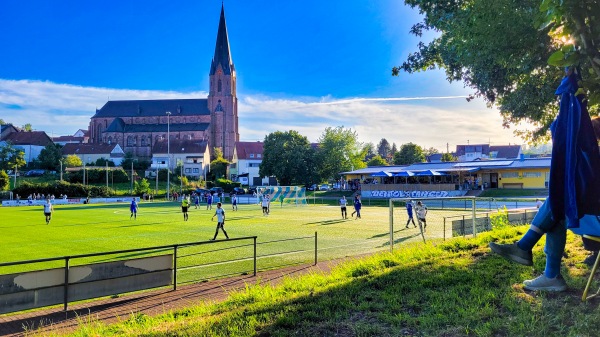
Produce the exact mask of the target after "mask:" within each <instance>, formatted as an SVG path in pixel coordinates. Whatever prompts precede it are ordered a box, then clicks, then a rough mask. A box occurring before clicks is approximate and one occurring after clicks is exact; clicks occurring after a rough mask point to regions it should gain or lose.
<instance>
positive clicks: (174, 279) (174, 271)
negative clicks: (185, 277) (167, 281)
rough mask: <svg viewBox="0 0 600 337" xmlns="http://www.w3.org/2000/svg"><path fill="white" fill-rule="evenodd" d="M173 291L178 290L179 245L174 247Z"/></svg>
mask: <svg viewBox="0 0 600 337" xmlns="http://www.w3.org/2000/svg"><path fill="white" fill-rule="evenodd" d="M173 290H177V245H175V246H173Z"/></svg>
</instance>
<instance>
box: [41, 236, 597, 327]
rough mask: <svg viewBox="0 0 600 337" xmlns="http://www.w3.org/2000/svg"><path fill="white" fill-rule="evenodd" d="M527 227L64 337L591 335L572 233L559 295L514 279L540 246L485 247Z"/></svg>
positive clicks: (525, 274) (382, 257) (407, 248)
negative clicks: (504, 250)
mask: <svg viewBox="0 0 600 337" xmlns="http://www.w3.org/2000/svg"><path fill="white" fill-rule="evenodd" d="M525 230H526V228H525V227H517V228H513V227H505V228H502V229H498V230H495V231H493V232H489V233H486V234H482V235H479V236H478V237H477V238H472V239H454V240H451V241H447V242H441V241H438V242H434V243H428V244H420V243H413V244H408V245H404V246H402V248H401V249H398V250H396V251H394V252H393V253H379V254H376V255H373V256H370V257H367V258H363V259H355V260H350V261H348V262H345V263H343V264H341V265H339V266H337V267H335V268H334V269H332V271H331V272H330V273H313V274H309V275H305V276H302V277H295V278H287V279H286V280H285V281H284V282H283V283H282V284H280V285H279V286H271V285H266V284H260V283H259V282H257V284H254V285H249V286H248V287H247V289H246V290H244V291H241V292H236V293H233V294H231V295H230V296H229V298H228V299H227V300H226V301H224V302H221V303H212V304H210V303H208V304H201V305H198V306H195V307H190V308H188V309H185V310H180V311H172V312H165V313H164V314H163V315H161V316H158V317H149V316H146V315H144V314H142V313H137V314H132V316H131V317H130V318H129V319H127V320H125V321H123V322H121V323H119V324H116V325H110V326H105V325H103V324H101V323H100V322H82V326H81V327H80V329H79V330H78V331H76V332H74V333H72V334H70V336H125V335H126V336H255V335H259V336H540V337H541V336H543V337H549V336H597V335H598V328H597V326H598V324H600V309H599V308H598V305H597V303H594V302H592V303H582V302H581V301H580V299H579V297H580V295H581V292H582V289H583V287H584V283H585V278H586V276H587V274H588V272H589V271H588V269H587V267H586V266H585V265H583V264H581V263H579V261H581V260H582V259H583V258H584V256H585V254H586V253H585V252H584V251H583V249H582V247H581V241H580V240H579V238H578V237H575V236H574V235H569V237H568V243H567V249H566V255H567V257H566V258H565V259H564V264H563V269H562V274H563V276H564V277H565V279H566V281H567V283H568V285H569V290H568V291H567V292H565V293H559V294H552V293H536V292H526V291H524V290H523V287H522V285H521V282H522V280H524V279H527V278H531V277H535V276H537V275H538V274H539V273H541V271H542V270H543V267H544V258H543V253H542V244H538V246H536V248H535V249H534V261H535V265H534V267H533V268H531V267H525V266H521V265H517V264H511V263H509V262H508V261H506V260H504V259H502V258H501V257H499V256H496V255H493V254H491V253H490V252H489V249H488V248H487V244H488V243H489V242H490V241H500V242H511V241H514V240H515V239H516V238H518V237H519V236H520V235H521V234H522V233H523V232H524V231H525ZM39 335H52V334H44V333H39Z"/></svg>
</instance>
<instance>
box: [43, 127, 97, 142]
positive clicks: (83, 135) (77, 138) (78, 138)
mask: <svg viewBox="0 0 600 337" xmlns="http://www.w3.org/2000/svg"><path fill="white" fill-rule="evenodd" d="M87 134H88V132H87V130H83V129H79V130H77V132H75V134H73V135H72V136H58V137H52V141H54V144H58V145H61V146H64V145H65V144H81V143H87V142H88V140H89V137H88V135H87Z"/></svg>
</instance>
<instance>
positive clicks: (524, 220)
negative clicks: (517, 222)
mask: <svg viewBox="0 0 600 337" xmlns="http://www.w3.org/2000/svg"><path fill="white" fill-rule="evenodd" d="M526 223H527V209H525V212H524V213H523V224H526Z"/></svg>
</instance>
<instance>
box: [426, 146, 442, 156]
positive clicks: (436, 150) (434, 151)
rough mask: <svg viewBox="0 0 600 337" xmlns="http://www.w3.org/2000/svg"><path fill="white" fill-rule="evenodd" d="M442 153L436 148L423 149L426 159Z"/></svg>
mask: <svg viewBox="0 0 600 337" xmlns="http://www.w3.org/2000/svg"><path fill="white" fill-rule="evenodd" d="M437 153H440V151H438V149H436V148H435V147H430V148H428V149H423V154H424V155H425V157H429V156H431V155H432V154H437Z"/></svg>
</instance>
